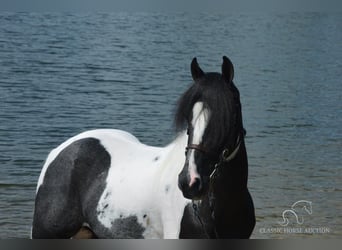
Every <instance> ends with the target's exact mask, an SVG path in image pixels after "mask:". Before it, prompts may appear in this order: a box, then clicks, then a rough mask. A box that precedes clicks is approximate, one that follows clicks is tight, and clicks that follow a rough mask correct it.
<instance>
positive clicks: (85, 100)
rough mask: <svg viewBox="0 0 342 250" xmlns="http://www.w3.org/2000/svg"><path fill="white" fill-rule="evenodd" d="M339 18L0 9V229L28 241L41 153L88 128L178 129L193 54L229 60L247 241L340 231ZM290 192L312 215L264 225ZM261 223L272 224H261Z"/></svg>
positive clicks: (209, 63) (164, 134)
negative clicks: (242, 154)
mask: <svg viewBox="0 0 342 250" xmlns="http://www.w3.org/2000/svg"><path fill="white" fill-rule="evenodd" d="M341 24H342V17H341V15H338V14H336V15H335V14H319V13H316V14H310V13H306V14H304V13H291V14H282V15H278V14H262V15H261V14H258V15H257V14H254V15H247V14H234V15H232V14H229V15H219V16H217V15H213V14H203V13H202V14H185V13H184V14H182V13H179V14H143V13H130V14H128V13H99V14H76V13H75V14H67V13H64V14H62V13H5V12H3V13H1V14H0V166H1V167H0V229H1V230H0V238H27V237H29V233H30V226H31V220H32V210H33V203H34V196H35V185H36V182H37V179H38V176H39V173H40V170H41V167H42V165H43V162H44V160H45V158H46V156H47V154H48V152H49V151H50V150H51V149H52V148H54V147H56V146H57V145H59V144H60V143H61V142H63V141H64V140H66V139H67V138H69V137H71V136H73V135H75V134H77V133H79V132H82V131H85V130H88V129H93V128H119V129H124V130H126V131H129V132H131V133H133V134H134V135H136V136H137V137H138V138H139V139H140V140H141V141H142V142H144V143H147V144H152V145H159V146H162V145H165V144H167V143H168V142H170V141H171V140H172V139H173V138H174V130H173V126H172V119H173V115H172V114H173V111H174V106H175V102H176V100H177V98H178V97H179V96H180V95H181V93H182V92H183V91H184V90H185V89H186V88H187V86H188V85H189V83H190V82H191V77H190V72H189V65H190V62H191V59H192V58H193V57H194V56H197V57H198V61H199V63H200V65H201V67H202V68H203V69H204V70H206V71H219V69H220V66H221V60H222V56H223V55H227V56H229V57H230V58H231V60H232V61H233V63H234V65H235V83H236V85H237V86H238V88H239V89H240V92H241V101H242V107H243V117H244V125H245V127H246V129H247V138H246V144H247V150H248V156H249V164H250V166H249V188H250V191H251V194H252V196H253V198H254V202H255V207H256V215H257V225H256V228H255V230H254V233H253V235H252V237H253V238H293V237H297V238H298V237H307V238H312V237H314V238H336V237H339V236H340V234H341V221H342V220H341V208H342V207H341V200H342V199H341V193H342V192H341V191H342V187H341V177H342V171H341V164H340V161H341V156H340V155H341V150H342V129H341V124H342V114H341V112H342V105H341V93H342V84H341V79H342V47H341V41H342V29H341ZM298 200H308V201H311V202H312V209H313V213H312V215H308V214H305V215H304V218H305V222H304V224H303V225H298V224H296V223H294V222H292V224H291V225H289V226H291V227H296V228H298V227H305V228H310V227H314V228H317V227H325V228H328V229H329V232H328V233H325V234H322V233H312V234H307V233H301V234H295V233H293V232H292V233H291V232H290V233H284V232H281V233H272V232H270V230H272V228H279V227H281V226H280V225H279V224H278V222H279V221H281V220H282V217H281V215H282V212H283V211H284V210H286V209H289V208H290V207H291V205H292V204H293V203H294V202H296V201H298ZM267 230H268V232H267Z"/></svg>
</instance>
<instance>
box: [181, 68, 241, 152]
mask: <svg viewBox="0 0 342 250" xmlns="http://www.w3.org/2000/svg"><path fill="white" fill-rule="evenodd" d="M199 101H200V102H203V104H204V108H207V109H208V110H210V118H209V122H208V126H207V129H206V131H205V134H207V136H206V140H205V146H206V147H208V148H216V147H220V146H222V145H224V144H225V143H226V142H227V140H229V139H230V136H231V135H232V134H233V133H234V132H235V129H234V127H236V125H237V124H236V122H235V121H238V120H240V119H238V118H237V115H238V116H239V114H238V113H239V110H237V109H236V108H235V107H234V105H238V106H240V100H239V93H238V90H237V88H236V87H235V86H234V84H233V83H232V82H231V83H230V84H227V83H226V82H225V81H224V79H223V77H222V75H221V74H219V73H206V74H205V75H204V77H203V78H201V79H199V80H197V81H196V82H194V83H193V84H192V85H191V86H190V88H189V89H188V90H187V91H186V92H185V93H184V94H183V95H182V96H181V98H180V99H179V101H178V103H177V109H176V114H175V127H176V130H177V131H181V130H184V129H185V128H186V127H187V126H188V123H189V121H190V120H191V118H192V117H191V116H192V109H193V106H194V104H195V103H196V102H199ZM238 126H239V127H240V125H239V124H238ZM241 126H242V125H241Z"/></svg>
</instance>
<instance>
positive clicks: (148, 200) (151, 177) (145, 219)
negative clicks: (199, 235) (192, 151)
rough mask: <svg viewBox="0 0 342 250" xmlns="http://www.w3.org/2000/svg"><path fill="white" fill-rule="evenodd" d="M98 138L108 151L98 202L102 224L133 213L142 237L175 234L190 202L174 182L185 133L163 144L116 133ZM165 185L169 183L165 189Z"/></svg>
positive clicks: (185, 138) (171, 235)
mask: <svg viewBox="0 0 342 250" xmlns="http://www.w3.org/2000/svg"><path fill="white" fill-rule="evenodd" d="M97 138H98V139H100V141H101V144H102V145H103V146H104V147H105V148H106V150H107V151H108V152H109V154H110V155H111V166H110V169H109V172H108V175H107V179H106V188H105V190H104V192H103V193H102V195H101V197H100V200H99V203H98V206H97V212H98V220H99V221H100V222H101V223H102V225H103V226H105V227H107V228H109V229H110V228H111V227H112V225H113V223H114V221H115V220H116V219H120V218H125V217H129V216H136V217H137V219H138V223H140V224H141V225H142V226H143V227H144V228H145V231H144V233H143V236H144V237H145V238H178V236H179V233H180V224H181V219H182V216H183V211H184V207H185V206H186V204H187V203H188V202H190V201H189V200H186V199H185V198H184V197H183V195H182V193H181V191H180V190H179V189H178V186H177V183H178V174H179V172H180V171H181V169H182V167H183V165H184V161H185V156H184V148H185V145H186V141H187V136H186V135H185V133H183V134H182V135H181V136H179V137H178V138H177V139H176V140H175V141H174V142H173V143H171V144H170V145H168V146H166V147H164V148H159V147H151V146H147V145H144V144H142V143H140V142H139V141H137V140H129V139H127V138H122V137H121V138H119V137H117V136H116V135H115V134H106V135H103V136H97ZM156 157H158V161H155V160H154V159H155V158H156ZM166 185H170V188H169V191H168V192H167V193H166V192H165V186H166Z"/></svg>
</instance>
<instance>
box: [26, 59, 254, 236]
mask: <svg viewBox="0 0 342 250" xmlns="http://www.w3.org/2000/svg"><path fill="white" fill-rule="evenodd" d="M191 75H192V78H193V82H192V84H191V86H190V87H189V89H188V90H187V91H186V92H185V93H184V94H183V95H182V96H181V97H180V99H179V101H178V103H177V106H176V112H175V119H174V124H175V129H176V132H177V133H176V136H175V139H174V140H173V141H172V142H171V143H170V144H168V145H167V146H165V147H153V146H149V145H145V144H143V143H141V142H140V141H139V140H138V139H137V138H136V137H135V136H133V135H132V134H130V133H128V132H125V131H122V130H115V129H97V130H91V131H86V132H83V133H81V134H79V135H76V136H74V137H72V138H70V139H68V140H67V141H65V142H64V143H62V144H61V145H60V146H58V147H57V148H55V149H53V150H52V151H51V152H50V154H49V155H48V157H47V159H46V161H45V164H44V166H43V168H42V171H41V173H40V176H39V179H38V183H37V189H36V198H35V207H34V213H33V223H32V230H31V237H32V238H82V237H85V238H114V239H118V238H120V239H122V238H124V239H131V238H165V239H175V238H192V239H195V238H249V237H250V235H251V233H252V231H253V229H254V226H255V213H254V205H253V200H252V197H251V195H250V193H249V191H248V188H247V177H248V161H247V153H246V148H245V142H244V136H245V133H246V131H245V129H244V127H243V124H242V114H241V103H240V94H239V90H238V89H237V87H236V86H235V85H234V83H233V76H234V68H233V64H232V62H231V61H230V60H229V59H228V58H227V57H226V56H224V57H223V63H222V73H215V72H209V73H204V72H203V71H202V69H201V68H200V66H199V65H198V63H197V59H196V58H194V59H193V60H192V62H191Z"/></svg>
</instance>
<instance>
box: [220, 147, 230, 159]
mask: <svg viewBox="0 0 342 250" xmlns="http://www.w3.org/2000/svg"><path fill="white" fill-rule="evenodd" d="M229 157H230V154H229V149H227V148H226V149H224V150H223V151H222V158H223V160H224V161H227V160H228V159H229Z"/></svg>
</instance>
